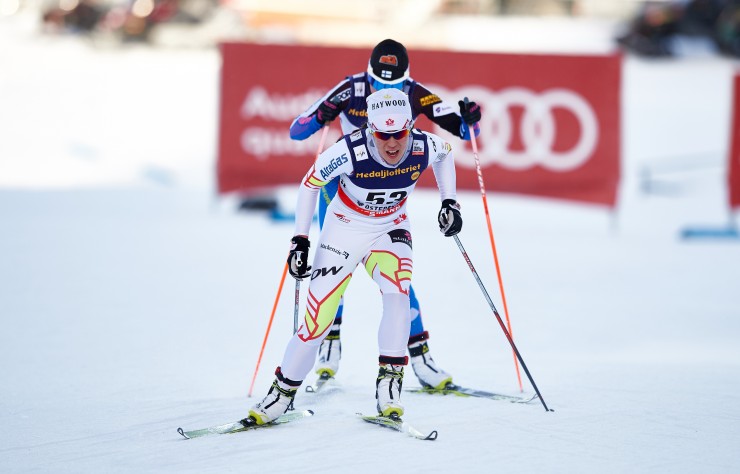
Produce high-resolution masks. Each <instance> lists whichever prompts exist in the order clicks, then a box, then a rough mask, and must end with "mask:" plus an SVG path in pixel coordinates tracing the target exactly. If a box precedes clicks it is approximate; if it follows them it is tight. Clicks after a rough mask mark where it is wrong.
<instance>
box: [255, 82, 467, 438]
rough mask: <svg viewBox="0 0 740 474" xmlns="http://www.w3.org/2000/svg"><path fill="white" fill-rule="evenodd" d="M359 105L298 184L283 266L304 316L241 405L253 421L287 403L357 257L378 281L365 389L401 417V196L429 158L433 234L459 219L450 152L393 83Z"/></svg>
mask: <svg viewBox="0 0 740 474" xmlns="http://www.w3.org/2000/svg"><path fill="white" fill-rule="evenodd" d="M367 111H368V125H367V127H366V128H361V129H359V130H357V131H355V132H353V133H351V134H349V135H345V136H344V137H342V138H341V139H340V140H339V141H338V142H337V143H336V144H334V145H332V146H331V147H329V148H328V149H327V150H326V151H324V152H323V153H321V154H320V155H319V157H318V159H317V160H316V162H315V163H314V165H313V166H312V167H311V168H310V169H309V171H308V173H307V174H306V176H305V177H304V178H303V181H302V183H301V185H300V188H299V192H298V203H297V207H296V224H295V236H294V237H293V238H292V239H291V242H292V247H291V251H290V255H289V257H288V264H289V271H290V274H291V275H292V276H293V277H294V278H296V279H303V278H306V277H310V285H309V288H308V297H307V303H306V313H305V317H304V321H303V324H302V325H301V326H300V327H299V328H298V331H297V332H296V334H295V335H293V337H292V338H291V339H290V341H289V343H288V346H287V347H286V349H285V354H284V356H283V360H282V362H281V364H280V366H278V368H277V369H276V371H275V375H276V378H275V381H274V382H273V384H272V386H271V387H270V389H269V391H268V393H267V396H266V397H265V398H264V399H263V400H262V401H261V402H259V403H257V404H256V405H255V406H253V407H252V409H251V410H250V411H249V416H250V417H251V418H253V419H254V420H255V422H256V423H257V424H264V423H269V422H270V421H272V420H275V419H276V418H278V417H279V416H280V415H282V414H283V413H285V411H286V410H287V409H288V407H289V406H290V404H291V402H292V401H293V398H294V397H295V394H296V391H297V389H298V387H300V385H301V384H302V382H303V380H304V379H305V377H306V375H307V374H308V373H309V372H310V371H311V368H312V367H313V363H314V360H315V358H316V353H317V351H318V348H319V345H320V344H321V342H322V341H323V339H324V338H325V337H326V336H327V334H328V332H329V329H330V328H331V326H332V323H333V321H334V316H335V314H336V311H337V307H338V305H339V301H340V299H341V297H342V295H343V294H344V291H345V289H346V288H347V285H348V284H349V282H350V279H351V278H352V273H353V271H354V270H355V268H356V267H357V265H358V264H360V263H362V265H363V266H364V267H365V270H366V271H367V273H368V274H369V275H370V276H371V278H372V279H373V281H375V283H376V284H377V285H378V287H379V289H380V292H381V294H382V301H383V315H382V318H381V321H380V328H379V331H378V352H379V357H378V362H379V365H380V368H379V371H378V377H377V380H376V393H375V397H376V399H377V408H378V413H379V414H380V415H383V416H392V415H394V414H395V415H397V416H401V415H402V414H403V412H404V408H403V405H402V404H401V387H402V381H403V370H404V367H405V366H406V364H407V363H408V357H407V356H406V345H407V342H408V334H409V327H410V325H411V312H410V308H409V286H410V284H411V274H412V270H413V252H412V239H411V226H410V223H409V219H408V215H407V211H406V200H407V199H408V197H409V195H410V194H411V192H412V191H413V190H414V187H415V186H416V183H417V180H418V179H419V177H420V175H421V173H422V172H423V171H424V170H425V169H426V168H427V167H428V166H429V165H431V168H432V170H433V172H434V176H435V178H436V181H437V186H438V188H439V192H440V198H441V201H442V207H441V209H440V211H439V214H438V221H439V227H440V231H441V232H442V233H443V234H444V235H445V236H448V237H449V236H452V235H455V234H457V233H458V232H460V230H461V229H462V217H461V215H460V206H459V205H458V204H457V201H456V182H455V163H454V158H453V156H452V149H451V147H450V145H449V143H447V142H446V141H445V140H443V139H442V138H440V137H438V136H436V135H434V134H432V133H428V132H423V131H420V130H416V129H413V118H412V114H411V108H410V106H409V98H408V96H407V95H406V94H405V93H403V92H402V91H400V90H398V89H383V90H379V91H377V92H374V93H373V94H371V95H370V96H368V98H367ZM337 177H338V178H339V191H338V193H337V199H333V200H332V201H331V204H329V208H328V209H327V213H326V218H325V220H324V225H323V228H322V230H321V233H320V235H319V239H318V242H317V243H316V245H315V247H314V248H315V252H316V253H315V256H314V261H313V266H312V267H311V266H309V265H308V256H309V248H310V246H311V244H310V242H309V240H308V235H309V230H310V226H311V221H312V218H313V214H314V209H315V208H316V201H317V198H318V194H319V190H320V189H321V187H322V186H324V185H325V184H326V183H327V182H329V181H331V180H332V179H334V178H337ZM312 268H313V270H312Z"/></svg>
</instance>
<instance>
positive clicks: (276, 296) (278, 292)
mask: <svg viewBox="0 0 740 474" xmlns="http://www.w3.org/2000/svg"><path fill="white" fill-rule="evenodd" d="M287 273H288V262H287V261H286V262H285V268H283V276H282V277H280V286H278V290H277V294H276V295H275V302H274V303H273V305H272V312H271V313H270V321H269V322H268V323H267V330H266V331H265V337H264V339H263V340H262V348H261V349H260V355H259V357H257V366H256V367H255V368H254V375H252V383H251V384H249V393H248V394H247V396H248V397H251V396H252V389H254V381H255V380H256V379H257V372H259V370H260V362H262V354H264V353H265V346H266V345H267V337H268V336H269V335H270V329H271V328H272V321H273V320H274V319H275V310H276V309H277V305H278V301H280V293H282V292H283V283H285V275H286V274H287Z"/></svg>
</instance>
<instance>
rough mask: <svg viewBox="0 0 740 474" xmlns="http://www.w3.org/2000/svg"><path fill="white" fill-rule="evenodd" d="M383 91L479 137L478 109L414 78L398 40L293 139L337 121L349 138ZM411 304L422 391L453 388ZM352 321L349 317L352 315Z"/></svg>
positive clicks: (303, 117) (325, 352) (321, 356)
mask: <svg viewBox="0 0 740 474" xmlns="http://www.w3.org/2000/svg"><path fill="white" fill-rule="evenodd" d="M382 89H398V90H401V91H403V92H404V93H405V94H407V95H408V96H409V102H410V106H411V114H412V116H413V117H414V119H416V117H417V116H419V115H424V116H426V117H427V118H428V119H429V120H431V121H432V122H433V123H435V124H437V125H438V126H439V127H441V128H442V129H444V130H446V131H447V132H449V133H451V134H452V135H454V136H457V137H460V138H462V139H463V140H470V138H471V136H472V135H475V136H478V134H479V132H480V127H479V125H478V122H479V120H480V118H481V110H480V107H479V106H478V105H477V104H476V103H475V102H472V101H469V102H465V101H462V100H461V101H459V102H458V105H459V107H460V113H459V114H458V113H457V112H456V111H455V107H454V106H453V105H452V104H450V103H447V102H446V101H443V100H442V99H441V98H440V97H439V96H437V95H436V94H434V93H433V92H432V91H430V90H429V89H427V88H426V87H425V86H424V85H422V84H421V83H419V82H418V81H416V80H414V79H413V78H412V77H411V76H410V62H409V55H408V51H406V47H405V46H404V45H402V44H401V43H399V42H398V41H395V40H392V39H385V40H383V41H381V42H380V43H378V44H377V45H376V46H375V47H374V48H373V50H372V53H371V54H370V60H369V61H368V66H367V71H364V72H360V73H357V74H353V75H350V76H346V77H345V78H344V79H343V80H342V81H340V82H339V84H337V85H336V86H334V88H333V89H331V90H330V91H329V92H327V93H326V94H325V95H324V96H322V97H321V98H320V99H319V100H317V101H316V102H315V103H314V104H313V105H311V106H310V107H309V108H308V109H306V110H305V111H304V112H303V113H302V114H300V115H299V116H298V117H296V118H295V120H293V123H291V125H290V137H291V138H292V139H294V140H305V139H307V138H308V137H310V136H312V135H313V134H314V133H316V132H318V131H319V130H321V129H322V127H327V126H329V125H330V123H331V122H332V121H334V120H335V119H339V120H338V122H339V125H340V127H341V128H342V132H343V134H350V133H352V132H354V131H355V130H357V129H358V128H361V127H364V126H366V125H367V97H368V96H369V95H370V94H372V93H373V92H375V91H378V90H382ZM338 181H339V180H338V179H333V180H331V181H329V182H328V183H327V184H326V185H325V186H324V187H323V188H321V192H320V194H319V228H321V226H323V224H324V217H325V215H326V210H327V208H328V206H329V203H330V202H331V200H332V199H334V197H335V195H336V193H337V189H338V187H339V184H338ZM409 302H410V304H411V329H410V331H409V340H408V351H409V355H410V356H411V364H410V365H411V367H412V369H413V371H414V373H415V374H416V376H417V377H418V379H419V382H420V383H421V384H422V386H424V387H431V388H436V389H442V388H445V387H446V386H448V385H451V384H452V375H451V374H450V373H448V372H446V371H445V370H443V369H442V368H441V367H440V366H439V365H438V364H437V362H436V361H435V359H433V358H432V353H431V351H430V346H429V337H430V336H429V331H427V330H426V328H425V325H424V318H423V317H422V310H421V304H420V303H419V299H418V298H417V296H416V293H415V291H414V285H412V286H411V288H409ZM343 313H344V304H343V302H341V301H340V302H339V307H338V308H337V314H336V316H335V318H334V324H333V325H332V327H331V329H330V330H329V333H328V335H327V336H326V337H325V338H324V341H323V342H322V343H321V346H320V347H319V352H318V358H317V361H316V366H315V370H316V373H317V374H319V379H320V380H324V381H325V380H327V379H329V378H332V377H335V376H336V375H337V371H338V370H339V364H340V360H341V357H342V341H341V338H340V329H341V325H342V320H343V319H344V318H343ZM350 317H351V316H350Z"/></svg>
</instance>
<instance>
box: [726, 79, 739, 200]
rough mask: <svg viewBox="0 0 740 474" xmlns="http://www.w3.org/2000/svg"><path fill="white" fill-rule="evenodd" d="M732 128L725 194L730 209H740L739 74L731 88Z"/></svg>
mask: <svg viewBox="0 0 740 474" xmlns="http://www.w3.org/2000/svg"><path fill="white" fill-rule="evenodd" d="M733 94H734V96H733V97H734V98H733V101H732V103H733V111H732V128H731V129H730V140H731V143H730V151H729V166H728V169H729V171H728V174H727V175H728V183H727V194H728V197H729V199H730V209H735V208H738V207H740V74H738V75H735V86H734V87H733Z"/></svg>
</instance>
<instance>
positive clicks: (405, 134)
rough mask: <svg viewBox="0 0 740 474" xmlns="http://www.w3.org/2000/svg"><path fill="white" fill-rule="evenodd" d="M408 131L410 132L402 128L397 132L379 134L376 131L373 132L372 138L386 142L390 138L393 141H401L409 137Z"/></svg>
mask: <svg viewBox="0 0 740 474" xmlns="http://www.w3.org/2000/svg"><path fill="white" fill-rule="evenodd" d="M410 131H411V130H409V129H408V128H404V129H403V130H399V131H397V132H379V131H377V130H373V136H374V137H375V138H379V139H381V140H383V141H388V140H390V139H391V138H393V139H395V140H402V139H404V138H406V137H408V136H409V132H410Z"/></svg>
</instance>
